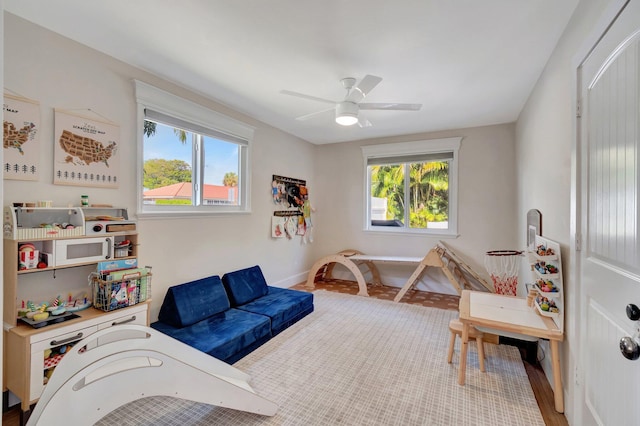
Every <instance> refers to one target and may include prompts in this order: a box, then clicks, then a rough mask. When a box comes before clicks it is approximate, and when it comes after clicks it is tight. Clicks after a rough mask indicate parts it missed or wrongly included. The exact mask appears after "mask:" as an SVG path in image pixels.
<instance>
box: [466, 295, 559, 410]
mask: <svg viewBox="0 0 640 426" xmlns="http://www.w3.org/2000/svg"><path fill="white" fill-rule="evenodd" d="M460 321H461V322H462V325H463V327H462V348H461V350H460V370H459V371H458V383H459V384H461V385H464V382H465V374H466V367H467V349H468V342H469V326H471V325H473V326H474V327H485V328H490V329H493V330H495V331H494V332H495V334H498V335H499V334H500V332H501V331H502V332H507V333H517V334H523V335H526V336H532V337H538V338H542V339H549V343H550V346H551V366H552V371H553V385H554V399H555V408H556V411H558V412H559V413H562V412H564V396H563V391H562V372H561V371H560V352H559V348H558V345H559V342H561V341H562V340H563V339H564V333H563V332H562V330H561V329H559V328H558V326H557V325H556V324H555V322H554V321H553V320H552V319H551V318H548V317H543V316H541V315H538V314H537V313H536V312H535V311H534V308H532V307H530V306H528V305H527V299H526V298H522V297H514V296H505V295H500V294H495V293H485V292H478V291H470V290H464V291H463V292H462V295H461V297H460Z"/></svg>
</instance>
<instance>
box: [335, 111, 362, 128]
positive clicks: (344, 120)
mask: <svg viewBox="0 0 640 426" xmlns="http://www.w3.org/2000/svg"><path fill="white" fill-rule="evenodd" d="M357 122H358V117H357V116H356V115H353V114H348V113H345V114H342V115H336V123H338V124H340V125H342V126H353V125H354V124H356V123H357Z"/></svg>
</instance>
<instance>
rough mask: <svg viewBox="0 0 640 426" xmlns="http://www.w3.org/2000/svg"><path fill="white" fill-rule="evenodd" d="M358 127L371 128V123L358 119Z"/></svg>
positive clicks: (364, 119) (361, 118) (362, 118)
mask: <svg viewBox="0 0 640 426" xmlns="http://www.w3.org/2000/svg"><path fill="white" fill-rule="evenodd" d="M358 126H360V127H371V126H373V124H371V122H370V121H369V120H367V119H366V118H364V117H359V118H358Z"/></svg>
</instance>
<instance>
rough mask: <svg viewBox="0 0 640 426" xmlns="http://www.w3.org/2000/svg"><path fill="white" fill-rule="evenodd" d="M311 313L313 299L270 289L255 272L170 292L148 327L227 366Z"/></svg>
mask: <svg viewBox="0 0 640 426" xmlns="http://www.w3.org/2000/svg"><path fill="white" fill-rule="evenodd" d="M311 312H313V294H311V293H306V292H302V291H297V290H291V289H284V288H278V287H271V286H269V285H267V282H266V280H265V278H264V276H263V274H262V271H261V270H260V267H259V266H253V267H251V268H246V269H241V270H239V271H234V272H230V273H227V274H225V275H224V276H223V277H222V279H221V278H220V277H219V276H218V275H214V276H211V277H207V278H202V279H199V280H196V281H191V282H188V283H185V284H180V285H176V286H173V287H170V288H169V289H168V290H167V294H166V295H165V298H164V301H163V302H162V306H161V308H160V313H159V315H158V321H157V322H154V323H152V324H151V327H153V328H155V329H156V330H158V331H161V332H163V333H165V334H167V335H169V336H171V337H173V338H175V339H177V340H180V341H181V342H184V343H186V344H188V345H189V346H192V347H194V348H196V349H198V350H201V351H202V352H205V353H207V354H209V355H211V356H213V357H215V358H218V359H220V360H222V361H225V362H227V363H229V364H232V363H234V362H236V361H237V360H239V359H240V358H242V357H244V356H245V355H247V354H248V353H250V352H251V351H253V350H254V349H256V348H258V347H259V346H260V345H262V344H263V343H265V342H266V341H268V340H269V339H270V338H271V337H273V336H275V335H276V334H278V333H280V332H281V331H282V330H284V329H286V328H287V327H289V326H290V325H292V324H294V323H295V322H296V321H298V320H300V319H301V318H303V317H305V316H306V315H308V314H310V313H311Z"/></svg>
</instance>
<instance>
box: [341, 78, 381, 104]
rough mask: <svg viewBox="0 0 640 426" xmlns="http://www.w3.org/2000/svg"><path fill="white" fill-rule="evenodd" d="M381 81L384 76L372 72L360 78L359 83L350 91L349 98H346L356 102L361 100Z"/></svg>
mask: <svg viewBox="0 0 640 426" xmlns="http://www.w3.org/2000/svg"><path fill="white" fill-rule="evenodd" d="M381 81H382V77H378V76H375V75H370V74H367V75H365V76H364V78H363V79H362V80H360V83H358V84H357V85H356V86H355V87H354V88H353V89H351V91H350V92H349V96H347V99H345V100H347V101H350V102H355V103H358V102H360V101H361V100H363V99H364V98H365V97H366V96H367V95H368V94H369V92H371V91H372V90H373V88H374V87H376V86H377V85H378V83H380V82H381Z"/></svg>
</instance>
